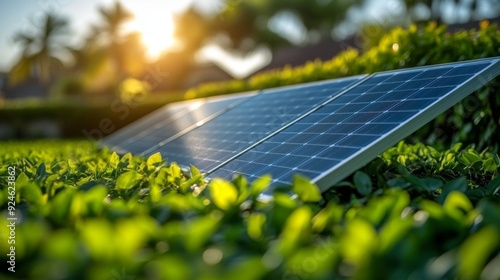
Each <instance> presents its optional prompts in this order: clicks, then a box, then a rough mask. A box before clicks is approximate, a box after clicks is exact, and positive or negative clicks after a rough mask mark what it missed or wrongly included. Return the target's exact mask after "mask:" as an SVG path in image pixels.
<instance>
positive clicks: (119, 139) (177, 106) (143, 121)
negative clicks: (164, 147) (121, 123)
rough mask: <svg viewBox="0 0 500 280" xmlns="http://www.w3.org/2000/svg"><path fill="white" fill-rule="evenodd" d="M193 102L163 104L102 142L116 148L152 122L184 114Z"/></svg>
mask: <svg viewBox="0 0 500 280" xmlns="http://www.w3.org/2000/svg"><path fill="white" fill-rule="evenodd" d="M192 103H193V102H192V101H187V102H179V103H174V104H169V105H166V106H163V107H161V108H159V109H157V110H156V111H154V112H153V113H151V114H148V115H147V116H145V117H143V118H140V119H139V120H137V121H135V122H133V123H131V124H130V125H127V126H126V127H124V128H122V129H120V130H118V131H116V132H115V133H113V134H111V135H109V136H107V137H106V138H104V139H103V140H102V141H101V143H100V144H101V145H104V146H109V147H112V148H114V149H116V148H118V147H119V144H121V143H123V141H126V140H127V139H129V138H130V137H133V136H134V135H137V134H138V133H142V132H144V129H147V128H148V126H149V125H150V124H154V123H157V122H159V121H161V120H166V119H173V118H175V117H176V116H178V115H182V114H184V113H185V112H187V111H188V110H189V106H190V105H191V104H192Z"/></svg>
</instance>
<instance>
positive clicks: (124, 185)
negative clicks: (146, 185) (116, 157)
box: [116, 170, 138, 190]
mask: <svg viewBox="0 0 500 280" xmlns="http://www.w3.org/2000/svg"><path fill="white" fill-rule="evenodd" d="M137 175H138V174H137V172H136V171H133V170H132V171H127V172H125V173H123V174H121V175H120V176H119V177H118V179H117V180H116V186H117V187H118V188H119V189H123V190H128V189H131V188H132V187H133V186H134V185H135V183H137Z"/></svg>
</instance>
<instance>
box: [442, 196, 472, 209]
mask: <svg viewBox="0 0 500 280" xmlns="http://www.w3.org/2000/svg"><path fill="white" fill-rule="evenodd" d="M443 208H444V209H445V210H446V211H447V212H449V213H455V212H456V211H457V210H459V211H460V212H462V211H463V212H465V213H468V212H470V211H472V209H474V207H473V206H472V203H471V202H470V200H469V199H468V198H467V196H465V194H463V193H461V192H458V191H452V192H450V194H449V195H448V196H447V197H446V199H445V201H444V204H443Z"/></svg>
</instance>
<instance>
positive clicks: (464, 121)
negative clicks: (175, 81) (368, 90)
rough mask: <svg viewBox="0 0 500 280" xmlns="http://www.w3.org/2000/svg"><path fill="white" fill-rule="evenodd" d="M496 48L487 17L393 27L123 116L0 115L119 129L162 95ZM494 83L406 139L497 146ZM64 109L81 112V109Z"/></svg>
mask: <svg viewBox="0 0 500 280" xmlns="http://www.w3.org/2000/svg"><path fill="white" fill-rule="evenodd" d="M499 53H500V31H499V30H498V27H497V26H494V25H489V24H488V23H487V22H483V23H482V25H481V28H480V29H479V30H470V31H460V32H457V33H447V32H446V28H445V26H438V25H436V24H429V25H426V26H424V27H421V28H418V27H417V26H412V27H410V28H409V29H404V28H395V29H393V30H392V31H390V32H388V33H387V34H386V35H385V36H383V37H382V38H381V39H380V41H379V43H378V45H376V46H374V47H372V48H370V49H369V50H367V51H366V52H364V53H359V52H358V51H356V50H352V49H351V50H346V51H344V52H343V53H341V54H340V55H338V56H336V57H334V58H332V59H331V60H329V61H325V62H322V61H313V62H309V63H307V64H306V65H304V66H301V67H296V68H291V67H285V68H284V69H280V70H273V71H269V72H265V73H261V74H256V75H254V76H253V77H251V78H250V79H249V80H247V81H243V80H235V81H230V82H224V83H210V84H204V85H201V86H199V87H197V88H193V89H191V90H189V91H187V92H186V93H185V94H179V93H171V94H166V95H164V96H166V97H165V98H158V97H151V96H150V97H145V99H143V100H144V102H146V101H148V100H149V102H146V103H134V104H132V106H133V108H132V107H131V108H129V111H130V114H128V115H127V117H126V118H124V119H122V116H123V114H122V111H120V112H118V113H117V112H114V111H112V110H111V109H112V108H111V106H112V104H111V105H105V106H103V105H89V106H81V103H73V104H71V103H59V105H49V106H47V105H39V106H15V105H6V107H4V108H2V109H1V110H0V118H2V119H6V120H17V121H18V122H19V126H23V125H25V122H26V121H29V120H36V119H41V118H48V119H53V120H56V121H63V122H67V123H69V124H72V123H73V124H75V123H82V120H85V125H84V126H83V128H87V129H92V128H97V127H99V122H100V121H101V120H102V119H103V118H110V119H111V120H112V122H113V123H114V124H116V128H117V129H118V128H120V127H121V126H123V125H125V124H127V123H130V122H132V121H134V120H136V119H137V118H139V117H141V116H143V115H145V114H146V113H147V112H149V110H151V109H153V108H158V107H160V106H161V105H163V104H164V103H165V101H166V100H167V101H174V100H180V99H184V98H199V97H208V96H214V95H220V94H229V93H234V92H242V91H249V90H261V89H265V88H270V87H277V86H284V85H291V84H299V83H304V82H312V81H318V80H324V79H332V78H337V77H345V76H352V75H357V74H363V73H374V72H378V71H385V70H392V69H400V68H407V67H415V66H422V65H431V64H439V63H446V62H454V61H463V60H470V59H477V58H484V57H492V56H498V54H499ZM498 84H499V83H498V80H496V81H494V82H493V83H491V84H490V85H489V86H488V87H484V88H483V89H481V90H480V91H478V92H476V93H474V94H472V95H471V96H470V97H469V98H466V99H465V100H463V101H462V102H461V103H459V104H458V105H456V106H454V107H453V108H452V109H451V110H449V111H447V112H446V113H445V114H443V115H442V116H440V117H439V118H437V119H435V120H434V121H432V122H431V123H430V124H428V125H427V126H426V127H425V128H423V129H421V130H420V131H419V132H418V133H417V134H415V135H414V136H413V137H412V138H410V139H420V140H423V141H424V142H425V143H427V144H432V145H438V146H441V147H446V146H447V145H449V143H456V142H462V143H464V144H466V145H469V144H474V145H476V147H477V148H478V149H479V150H482V149H484V148H486V147H489V149H490V150H491V151H497V150H498V148H499V142H498V141H499V140H498V139H500V129H499V124H500V114H499V113H498V108H500V95H498ZM158 100H160V101H158ZM115 101H116V102H119V101H120V100H115ZM53 103H56V102H53ZM75 104H76V105H75ZM115 105H116V104H115ZM129 105H130V104H129ZM50 106H54V107H52V108H54V109H51V110H48V109H47V108H50ZM117 106H119V105H117ZM55 108H59V109H55ZM47 111H53V112H51V113H48V112H47ZM110 111H111V112H110ZM115 111H116V110H115ZM67 112H82V114H77V113H67ZM61 116H64V118H62V117H61ZM64 135H66V136H72V137H78V136H81V135H82V134H81V130H75V129H72V127H71V126H69V127H68V126H64Z"/></svg>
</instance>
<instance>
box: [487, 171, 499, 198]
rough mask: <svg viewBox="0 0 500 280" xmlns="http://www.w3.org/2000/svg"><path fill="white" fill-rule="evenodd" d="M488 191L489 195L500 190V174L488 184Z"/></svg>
mask: <svg viewBox="0 0 500 280" xmlns="http://www.w3.org/2000/svg"><path fill="white" fill-rule="evenodd" d="M486 191H487V193H488V194H489V195H494V194H496V193H499V192H500V176H498V175H497V177H496V178H495V179H493V180H491V182H490V183H489V184H488V185H487V186H486Z"/></svg>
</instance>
